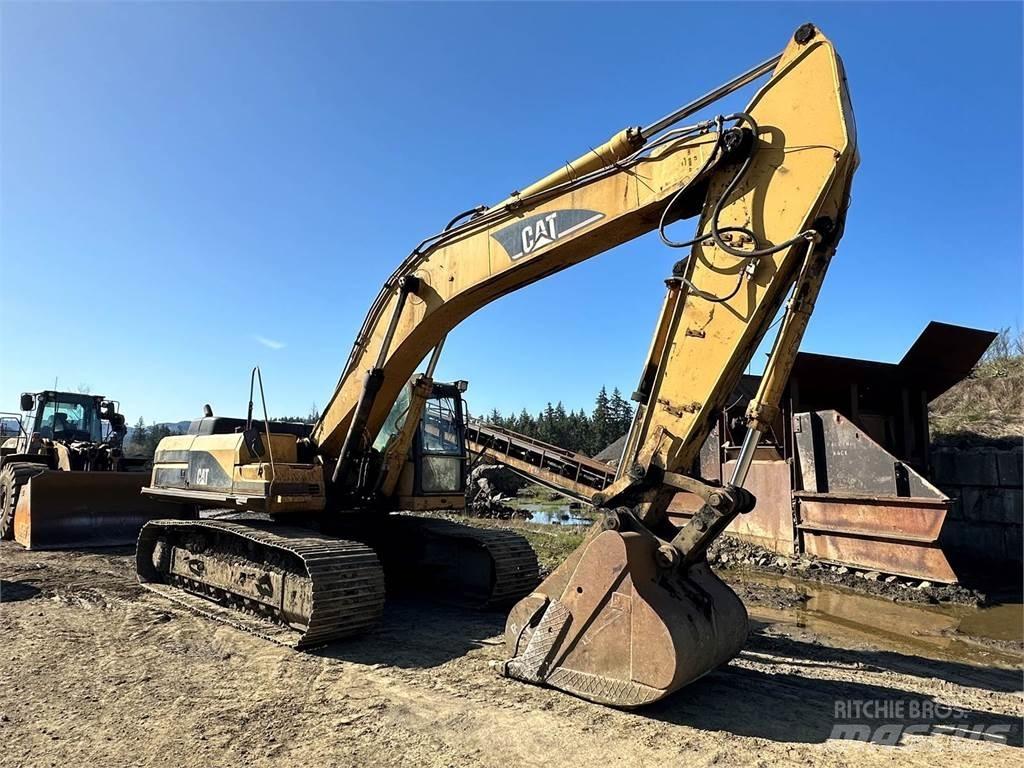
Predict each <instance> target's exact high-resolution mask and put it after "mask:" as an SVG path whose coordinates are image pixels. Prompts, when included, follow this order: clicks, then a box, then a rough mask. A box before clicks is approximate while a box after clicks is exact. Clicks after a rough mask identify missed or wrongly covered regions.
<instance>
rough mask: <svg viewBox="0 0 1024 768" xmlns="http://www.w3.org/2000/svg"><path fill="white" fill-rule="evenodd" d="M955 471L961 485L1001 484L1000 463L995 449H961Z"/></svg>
mask: <svg viewBox="0 0 1024 768" xmlns="http://www.w3.org/2000/svg"><path fill="white" fill-rule="evenodd" d="M954 473H955V475H956V482H957V483H960V484H961V485H988V486H997V485H999V464H998V462H997V461H996V455H995V453H994V452H993V451H979V450H965V451H959V452H958V453H957V456H956V460H955V469H954Z"/></svg>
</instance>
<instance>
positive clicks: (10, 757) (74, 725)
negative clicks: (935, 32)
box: [0, 542, 1024, 768]
mask: <svg viewBox="0 0 1024 768" xmlns="http://www.w3.org/2000/svg"><path fill="white" fill-rule="evenodd" d="M0 578H2V580H3V581H2V583H0V590H2V594H0V599H2V605H0V636H2V638H3V653H2V654H0V738H2V742H0V743H2V748H0V765H4V766H8V765H9V766H24V767H25V768H29V767H30V766H61V767H62V768H63V767H64V766H73V765H74V766H77V765H81V766H110V767H111V768H116V767H118V766H126V767H127V766H133V767H134V766H182V767H188V766H202V767H203V768H211V767H216V766H238V765H246V766H376V765H382V766H405V765H408V766H417V768H420V767H422V766H438V767H440V766H460V767H461V766H470V765H484V766H500V768H510V767H512V766H534V765H536V766H541V765H547V766H550V765H569V764H571V765H581V766H583V765H597V764H600V765H604V766H617V765H622V766H631V765H638V766H639V765H643V766H652V765H662V766H673V765H686V766H707V765H728V766H746V765H751V766H774V765H824V766H845V765H851V766H857V767H858V768H863V767H864V766H873V765H885V766H894V765H897V766H901V765H912V766H913V765H920V766H934V765H936V764H937V763H942V764H945V765H957V766H981V765H1001V766H1005V765H1010V764H1016V763H1017V761H1019V760H1021V757H1022V756H1024V752H1022V751H1021V750H1020V746H1021V728H1020V716H1021V712H1022V702H1021V687H1022V686H1021V672H1020V668H1019V667H1017V668H1012V667H1011V668H1005V667H1003V668H995V667H988V668H985V667H979V666H974V665H972V664H968V663H963V662H957V661H950V660H941V661H939V660H932V659H929V658H925V657H923V656H916V655H908V654H906V653H902V652H895V651H893V650H891V649H887V648H886V647H885V646H884V645H881V644H875V645H873V644H872V643H870V642H862V641H857V642H846V643H845V645H846V646H847V647H837V644H836V643H835V642H834V640H833V639H830V638H829V637H827V636H823V635H821V634H820V633H816V632H814V631H812V630H811V629H808V628H806V627H804V628H801V626H800V625H799V624H792V623H789V622H785V621H773V620H771V619H767V620H764V619H762V620H755V621H753V622H752V627H753V631H752V634H751V637H750V640H749V642H748V644H747V647H746V649H745V650H744V651H743V653H742V654H741V655H740V657H739V658H737V659H735V660H734V661H733V662H732V663H730V664H729V665H728V666H727V667H725V668H723V669H721V670H718V671H716V672H714V673H712V674H710V675H708V676H707V677H705V678H704V679H703V680H701V681H699V682H698V683H696V684H694V685H692V686H690V687H688V688H686V689H684V690H683V691H681V692H679V693H677V694H675V695H674V696H672V697H670V698H669V699H668V700H666V701H664V702H660V703H658V704H657V705H655V706H652V707H650V708H647V709H645V710H642V711H640V712H638V713H627V712H620V711H616V710H611V709H608V708H605V707H601V706H597V705H594V704H590V703H587V702H584V701H580V700H577V699H574V698H571V697H569V696H567V695H564V694H560V693H557V692H555V691H551V690H546V689H542V688H535V687H531V686H527V685H524V684H522V683H516V682H511V681H508V680H504V679H502V678H500V677H498V675H497V674H496V673H495V671H494V669H493V667H492V665H493V663H494V662H497V661H499V660H500V659H501V658H502V648H501V632H502V629H503V616H502V615H499V614H487V613H484V614H480V613H470V612H463V611H459V610H456V609H452V608H445V607H439V606H437V605H431V604H423V603H418V602H407V601H403V600H397V601H394V602H392V603H390V604H389V607H388V609H387V612H386V615H385V620H384V623H383V625H382V626H381V627H380V628H379V629H378V630H377V631H375V632H373V633H371V634H369V635H367V636H365V637H363V638H361V639H359V640H356V641H350V642H346V643H341V644H337V645H334V646H331V647H328V648H327V649H324V650H321V651H317V652H312V653H299V652H294V651H291V650H288V649H285V648H281V647H278V646H275V645H272V644H270V643H268V642H266V641H264V640H261V639H258V638H255V637H250V636H248V635H246V634H244V633H242V632H240V631H238V630H236V629H233V628H230V627H226V626H221V625H218V624H215V623H213V622H211V621H210V620H208V619H205V618H202V617H200V616H197V615H194V614H192V613H190V612H189V611H188V610H187V609H184V608H181V607H178V606H176V605H173V604H170V603H168V602H165V601H164V600H163V599H161V598H159V597H158V596H156V595H153V594H150V593H148V592H146V591H144V590H143V589H141V588H140V587H139V586H137V584H136V583H135V579H134V575H133V563H132V558H131V557H130V555H129V554H128V553H127V552H124V553H120V554H110V553H105V554H97V553H90V554H83V553H55V552H54V553H46V552H44V553H38V552H26V551H24V550H22V549H20V548H18V547H17V546H16V545H13V544H12V543H9V542H3V544H2V545H0ZM768 591H769V592H771V590H768ZM757 592H758V590H751V591H748V595H747V597H748V599H751V600H752V601H754V603H755V604H754V605H752V606H751V607H752V615H753V616H754V617H755V619H757V616H758V608H757V605H756V602H757V601H758V600H759V599H761V598H759V597H758V594H757ZM764 599H765V600H766V601H767V602H768V603H770V602H772V601H773V600H777V597H773V596H772V595H770V594H769V595H767V596H766V597H765V598H764ZM776 607H777V606H776ZM774 609H775V607H773V606H770V605H768V606H766V611H768V614H767V615H771V611H772V610H774ZM855 700H860V701H868V702H874V703H875V705H876V707H877V706H878V705H879V704H881V705H887V706H890V710H889V711H890V712H891V713H893V715H892V716H891V717H888V718H887V719H882V720H881V721H878V720H875V721H873V723H872V728H874V727H875V726H876V725H877V724H878V723H879V722H883V723H895V724H896V725H897V726H899V725H907V724H915V723H921V722H924V723H927V724H928V725H929V728H928V730H931V726H933V725H937V726H939V727H940V728H941V727H943V726H949V725H953V726H954V727H955V726H960V727H963V728H966V729H972V730H977V729H978V728H979V727H980V728H982V729H986V728H988V729H991V727H992V726H997V727H996V731H998V732H999V733H1001V734H1004V735H1005V736H1006V738H1005V739H1003V741H1004V742H1005V743H996V742H991V741H979V740H976V739H968V738H964V737H961V736H954V735H946V734H945V733H943V734H935V733H926V734H921V735H903V736H902V737H900V738H898V742H899V743H898V745H897V746H883V745H879V744H866V743H861V742H859V741H855V740H848V739H842V738H835V737H834V735H835V734H833V726H834V724H835V723H836V706H837V702H838V703H839V705H840V706H848V705H846V704H845V702H850V701H855ZM914 705H916V706H917V707H918V708H920V707H922V706H934V705H941V706H948V707H950V708H951V710H950V711H949V712H950V713H949V714H947V713H946V710H944V709H940V710H939V711H938V712H939V714H937V715H936V716H932V717H930V718H922V717H920V716H917V717H914V716H911V713H910V708H911V707H912V706H914ZM897 706H899V707H901V708H902V711H898V710H897V709H896V707H897Z"/></svg>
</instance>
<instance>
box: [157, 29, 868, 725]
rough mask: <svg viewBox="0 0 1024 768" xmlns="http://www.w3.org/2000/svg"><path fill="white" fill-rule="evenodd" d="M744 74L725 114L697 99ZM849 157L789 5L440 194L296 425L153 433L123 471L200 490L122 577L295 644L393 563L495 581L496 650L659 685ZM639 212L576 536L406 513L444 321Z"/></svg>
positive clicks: (530, 666)
mask: <svg viewBox="0 0 1024 768" xmlns="http://www.w3.org/2000/svg"><path fill="white" fill-rule="evenodd" d="M764 78H766V79H765V80H764V81H763V82H762V84H761V85H760V88H759V89H758V90H757V91H756V93H755V94H754V95H753V98H752V99H751V101H750V102H749V104H748V106H747V107H746V109H745V110H743V111H742V112H735V113H731V114H725V115H718V116H714V117H711V118H705V119H700V120H697V119H696V118H695V117H694V116H695V115H696V114H697V113H699V112H704V111H705V110H708V109H709V108H710V107H711V106H712V105H713V104H714V103H715V102H717V101H719V100H720V99H722V98H723V97H725V96H727V95H729V94H731V93H733V92H735V91H736V90H737V89H739V88H741V87H743V86H746V85H748V84H752V83H755V82H757V81H761V80H762V79H764ZM705 114H706V113H705ZM688 118H689V119H692V120H693V121H692V122H690V121H689V120H688ZM857 163H858V155H857V150H856V133H855V128H854V121H853V112H852V109H851V105H850V97H849V93H848V90H847V84H846V77H845V74H844V72H843V67H842V63H841V61H840V59H839V57H838V56H837V55H836V52H835V50H834V48H833V46H832V44H831V43H830V42H829V40H828V39H827V38H826V37H825V36H824V35H823V34H822V33H821V31H820V30H818V29H817V28H816V27H815V26H813V25H811V24H806V25H803V26H801V27H800V28H799V29H798V30H796V32H795V34H794V35H793V36H792V38H791V39H790V41H789V42H788V44H787V46H786V47H785V49H784V50H783V51H782V53H781V54H779V55H778V56H775V57H772V58H771V59H769V60H767V61H765V62H763V63H761V64H760V65H758V66H755V67H753V68H752V69H750V70H748V71H747V72H744V73H742V74H741V75H739V76H738V77H736V78H734V79H733V80H731V81H730V82H728V83H726V84H724V85H722V86H720V87H718V88H716V89H714V90H712V91H711V92H709V93H708V94H706V95H705V96H703V97H701V98H699V99H697V100H695V101H693V102H692V103H690V104H687V105H685V106H683V107H681V108H679V109H677V110H675V111H674V112H672V113H670V114H668V115H666V116H665V117H664V118H662V119H660V120H657V121H655V122H653V123H651V124H649V125H647V126H635V127H627V128H626V129H624V130H622V131H621V132H619V133H618V134H616V135H615V136H613V137H612V138H611V139H610V140H609V141H607V142H606V143H604V144H601V145H600V146H598V147H597V148H595V149H588V150H587V151H586V152H584V154H582V155H581V156H580V157H579V158H578V159H576V160H574V161H572V162H569V163H566V164H565V165H564V166H563V167H562V168H560V169H559V170H557V171H555V172H553V173H551V174H550V175H548V176H546V177H545V178H543V179H541V180H540V181H537V182H535V183H533V184H531V185H529V186H527V187H525V188H523V189H521V190H519V191H517V192H514V193H512V194H511V195H510V196H509V197H508V198H507V199H505V200H503V201H501V202H499V203H497V204H495V205H490V206H483V205H481V206H477V207H474V208H472V209H469V210H467V211H466V212H465V213H463V214H460V215H459V216H456V217H455V218H454V219H453V220H452V221H451V222H450V223H449V224H448V225H447V226H446V227H445V228H444V229H442V230H441V231H439V232H438V233H437V234H435V235H433V236H431V237H428V238H426V239H424V240H422V241H421V242H420V243H419V244H418V245H417V246H416V247H415V248H414V249H413V250H412V252H411V253H410V254H409V256H408V257H407V258H406V259H405V260H404V261H403V262H402V263H401V264H400V265H399V266H398V268H397V269H396V270H395V272H394V273H393V274H392V275H391V277H390V278H389V279H388V280H387V281H386V283H385V284H384V286H383V288H382V289H381V291H380V293H379V295H378V296H377V297H376V299H375V300H374V301H373V303H372V305H371V307H370V309H369V312H368V314H367V316H366V319H365V321H364V322H363V324H362V327H361V328H360V329H359V332H358V334H357V335H356V338H355V341H354V343H353V345H352V350H351V353H350V355H349V358H348V361H347V363H346V365H345V367H344V370H343V372H342V375H341V378H340V380H339V382H338V384H337V387H336V388H335V390H334V393H333V395H332V397H331V398H330V401H329V402H328V404H327V406H326V408H325V409H324V412H323V415H322V416H321V417H320V419H319V421H318V422H317V423H316V424H315V425H314V426H313V428H312V430H311V431H309V433H308V434H294V433H286V432H284V431H282V430H281V429H278V428H276V427H275V425H273V424H271V423H270V422H269V420H267V419H266V408H265V407H264V409H263V410H264V416H263V419H262V422H261V421H260V419H258V418H254V416H253V406H252V402H253V399H254V398H253V397H252V396H251V397H250V406H249V415H248V417H247V418H246V419H240V420H236V421H225V422H224V423H217V422H216V420H209V421H204V422H203V423H201V424H198V425H196V428H195V429H194V430H190V432H191V434H188V435H184V436H177V437H169V438H166V439H165V440H163V441H161V443H160V445H159V447H158V449H157V453H156V456H155V459H154V466H153V473H152V478H151V482H150V485H149V486H148V487H147V488H146V489H144V493H146V494H147V495H149V496H151V497H153V498H161V499H171V500H175V501H178V502H181V501H187V502H190V503H194V504H197V505H199V506H201V507H203V508H204V509H207V510H221V511H219V512H206V513H204V514H205V515H206V519H201V520H196V521H154V522H151V523H149V524H147V525H146V526H145V527H144V529H143V530H142V533H141V535H140V538H139V544H138V549H137V567H138V572H139V578H140V581H141V582H142V583H143V584H145V585H146V586H148V587H149V588H151V589H154V590H156V591H158V592H161V593H162V594H165V595H167V596H169V597H172V598H174V599H176V600H179V601H181V602H184V603H186V604H189V605H191V606H192V607H194V608H196V609H197V610H200V611H202V612H204V613H207V614H208V615H211V616H215V617H217V618H221V619H224V620H226V621H230V622H232V623H234V624H236V625H237V626H241V627H244V628H246V629H248V630H251V631H253V632H257V633H259V634H261V635H264V636H267V637H271V638H273V639H274V640H277V641H279V642H284V643H288V644H290V645H294V646H299V647H309V646H313V645H318V644H322V643H326V642H330V641H333V640H336V639H338V638H343V637H348V636H351V635H353V634H355V633H358V632H362V631H365V630H367V629H368V628H369V627H371V626H372V625H373V624H374V622H376V621H377V619H378V618H379V616H380V615H381V611H382V609H383V604H384V599H385V590H386V589H388V590H390V589H392V584H393V583H395V574H404V575H405V576H406V581H407V582H411V583H413V584H419V585H420V586H423V587H425V588H427V589H428V590H434V591H435V593H437V594H439V596H441V597H443V598H446V599H448V598H456V597H459V596H462V597H463V598H468V599H469V600H470V601H471V602H476V603H480V604H488V605H496V604H506V603H507V604H512V608H511V612H510V613H509V615H508V619H507V624H506V632H505V639H506V661H505V662H504V664H503V665H502V666H501V670H502V673H503V674H504V675H506V676H508V677H510V678H514V679H517V680H521V681H525V682H529V683H534V684H538V685H545V686H550V687H552V688H556V689H559V690H562V691H565V692H568V693H570V694H573V695H576V696H579V697H582V698H584V699H589V700H591V701H595V702H600V703H602V704H607V705H611V706H615V707H625V708H632V707H639V706H643V705H645V704H649V703H651V702H654V701H657V700H658V699H661V698H662V697H664V696H666V695H668V694H670V693H672V692H673V691H676V690H678V689H679V688H681V687H683V686H684V685H686V684H688V683H690V682H692V681H694V680H696V679H697V678H699V677H701V676H702V675H704V674H706V673H707V672H709V671H711V670H712V669H714V668H716V667H718V666H719V665H721V664H724V663H725V662H727V661H728V660H729V659H730V658H732V657H733V656H734V655H735V654H736V653H738V651H739V650H740V648H741V647H742V645H743V643H744V641H745V638H746V635H747V615H746V611H745V609H744V606H743V604H742V602H741V601H740V600H739V598H738V597H737V596H736V595H735V593H734V592H733V591H732V590H731V589H730V588H729V587H728V586H727V585H726V584H725V583H723V582H722V581H721V580H720V579H719V578H718V577H717V576H716V575H715V574H714V573H713V572H712V571H711V569H710V568H709V566H708V563H707V559H706V556H705V553H706V551H707V548H708V546H709V544H710V543H711V542H712V541H713V540H714V539H715V538H716V537H717V536H718V535H719V534H721V532H722V531H723V530H724V529H725V527H726V526H727V525H728V524H729V522H730V521H732V520H733V519H734V518H735V517H736V516H737V515H740V514H743V513H745V512H747V511H749V510H750V509H752V508H753V505H754V503H755V499H754V498H753V497H752V496H751V495H750V493H748V492H747V491H745V490H744V489H743V483H744V479H745V477H746V474H747V471H748V469H749V467H750V463H751V460H752V457H753V454H754V448H755V446H756V445H757V440H758V436H759V435H760V433H761V432H762V430H764V429H765V428H766V425H768V424H770V423H771V421H772V418H773V417H774V415H775V413H776V412H777V408H778V402H779V398H780V396H781V391H782V388H783V386H784V383H785V381H786V379H787V377H788V374H789V370H790V367H791V365H792V363H793V358H794V355H795V353H796V351H797V348H798V346H799V343H800V339H801V337H802V334H803V332H804V329H805V327H806V325H807V321H808V318H809V317H810V314H811V311H812V309H813V307H814V303H815V300H816V298H817V296H818V292H819V289H820V287H821V283H822V280H823V278H824V275H825V271H826V269H827V267H828V265H829V262H830V260H831V258H832V256H833V254H834V253H835V250H836V246H837V244H838V242H839V238H840V236H841V235H842V232H843V227H844V222H845V217H846V211H847V207H848V203H849V199H850V187H851V182H852V177H853V174H854V170H855V168H856V166H857ZM692 217H696V218H697V220H698V221H697V226H696V232H695V233H694V234H692V235H691V236H687V237H686V238H685V239H682V240H679V239H676V237H678V235H673V234H672V232H671V231H670V229H669V227H670V225H671V224H673V223H674V222H676V221H678V220H680V219H684V218H692ZM650 232H657V233H658V234H659V237H660V239H661V242H662V243H664V245H665V246H667V247H669V248H674V249H679V250H680V251H682V253H681V256H682V258H680V259H679V260H678V261H676V263H675V264H674V266H673V267H672V269H671V272H670V274H669V275H668V276H667V279H666V281H665V285H666V294H665V299H664V303H663V305H662V311H661V315H660V317H659V319H658V321H657V326H656V328H655V332H654V337H653V341H652V342H651V345H650V349H649V353H648V356H647V361H646V364H645V366H644V368H643V371H642V373H641V376H640V380H639V384H638V386H637V389H636V392H635V393H634V395H633V397H634V399H635V400H636V402H637V409H636V416H635V419H634V422H633V424H632V428H631V430H630V432H629V436H628V439H627V443H626V448H625V451H624V455H623V460H622V461H621V462H620V465H619V468H618V470H617V475H616V478H615V481H614V482H613V483H612V484H611V485H609V486H608V487H606V488H605V489H604V490H603V491H602V492H601V493H599V494H596V495H595V496H594V497H593V499H592V502H593V504H594V506H595V507H596V508H597V509H599V510H600V512H601V521H600V522H599V523H597V524H595V526H594V527H593V529H592V530H591V531H590V532H589V534H588V535H587V537H586V539H585V541H584V543H583V544H582V545H581V546H580V547H579V548H578V549H577V550H576V551H575V552H573V553H572V554H571V555H570V556H569V557H568V559H567V560H566V561H565V562H564V563H563V564H562V565H561V566H559V567H558V568H557V569H556V570H555V571H554V572H553V573H552V574H551V575H549V576H548V577H547V578H546V579H545V580H544V581H543V582H542V583H540V584H539V585H538V584H536V580H537V570H536V560H535V558H534V557H533V555H532V553H531V552H530V551H529V548H528V547H527V546H526V545H525V542H523V541H522V540H521V539H520V538H519V537H518V536H516V535H515V534H513V533H508V532H502V531H484V530H475V529H473V528H470V527H467V526H463V525H459V524H456V523H452V522H448V521H446V520H436V519H427V518H424V517H422V516H419V517H418V516H416V515H414V514H409V513H410V512H417V511H423V510H428V509H439V508H447V507H450V506H458V505H459V504H461V503H462V502H461V499H462V493H461V492H462V486H463V484H464V478H463V473H464V468H465V441H464V437H463V435H462V427H463V424H462V411H461V403H460V399H459V397H458V396H457V395H458V394H459V392H460V390H459V388H458V387H455V388H454V389H453V388H451V386H450V385H449V386H447V387H441V388H440V389H438V385H437V384H435V383H434V381H433V374H434V369H435V366H436V364H437V360H438V357H439V355H440V354H441V351H442V346H443V343H444V340H445V337H446V335H447V334H448V332H449V331H450V330H451V329H452V328H454V327H455V326H456V325H457V324H458V323H460V322H461V321H462V320H464V319H465V318H467V317H469V316H470V315H472V314H473V313H474V312H476V311H477V310H479V309H481V308H482V307H484V306H485V305H486V304H488V303H489V302H491V301H493V300H495V299H497V298H499V297H501V296H503V295H505V294H508V293H510V292H511V291H515V290H518V289H520V288H523V287H525V286H527V285H529V284H530V283H533V282H536V281H538V280H541V279H543V278H545V277H546V276H548V275H551V274H553V273H555V272H558V271H560V270H562V269H565V268H567V267H569V266H572V265H574V264H577V263H579V262H582V261H585V260H587V259H589V258H591V257H593V256H596V255H597V254H599V253H601V252H603V251H606V250H608V249H610V248H614V247H615V246H617V245H619V244H621V243H624V242H627V241H629V240H632V239H633V238H636V237H639V236H641V235H643V234H646V233H650ZM604 311H613V312H616V311H617V312H623V311H627V309H626V308H623V307H608V308H605V310H604ZM776 317H778V320H777V321H776ZM776 322H777V323H778V331H777V333H776V336H775V340H774V345H773V347H772V351H771V353H770V356H769V359H768V361H767V363H766V367H765V371H764V376H763V377H762V380H761V385H760V390H759V391H758V393H757V396H756V397H755V398H754V399H753V400H752V401H751V404H750V407H749V409H748V411H747V415H746V420H747V425H748V432H747V439H746V441H745V443H744V445H743V449H742V451H741V454H740V457H739V460H738V461H737V466H736V471H735V473H734V474H733V476H732V478H731V481H730V482H728V483H725V484H716V483H712V482H706V481H704V480H702V479H701V478H700V477H698V476H697V475H696V474H695V473H694V472H693V471H692V470H693V467H694V466H695V462H696V459H697V457H698V453H699V449H700V446H701V444H702V443H703V441H704V439H705V437H706V436H707V434H708V432H709V430H710V429H711V427H712V425H713V424H714V422H715V419H716V417H717V414H718V413H719V412H720V411H721V409H722V408H723V407H724V406H725V405H726V399H727V398H728V396H729V394H730V393H731V392H732V391H733V389H734V387H735V385H736V383H737V381H738V379H739V377H740V376H741V374H742V373H743V370H744V369H745V368H746V367H747V365H748V363H749V362H750V360H751V358H752V356H753V355H754V352H755V350H756V349H757V348H758V346H759V344H760V342H761V341H762V338H763V337H764V336H765V335H766V333H767V332H768V330H769V329H770V328H771V327H773V326H774V325H775V324H776ZM510 335H511V331H510ZM424 360H426V361H427V362H426V366H425V371H424V372H423V373H421V374H418V375H416V376H413V374H414V371H415V370H416V369H417V368H418V367H419V365H420V364H421V363H422V362H423V361H424ZM608 362H609V365H610V366H615V365H616V361H615V360H614V359H609V361H608ZM250 389H251V391H252V386H251V387H250ZM260 392H262V384H261V383H260ZM679 491H687V492H690V493H693V494H696V495H697V496H698V497H699V498H700V499H701V500H702V502H703V507H702V508H701V509H700V510H699V511H698V512H697V513H696V514H695V515H694V517H693V519H692V521H690V522H688V523H687V524H686V525H685V526H683V527H682V528H677V527H675V526H674V525H672V524H671V523H670V521H669V519H668V517H667V515H666V508H667V507H668V504H669V502H670V501H671V499H672V497H673V496H674V495H675V494H676V493H677V492H679ZM224 510H226V511H224ZM399 581H400V580H399Z"/></svg>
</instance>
